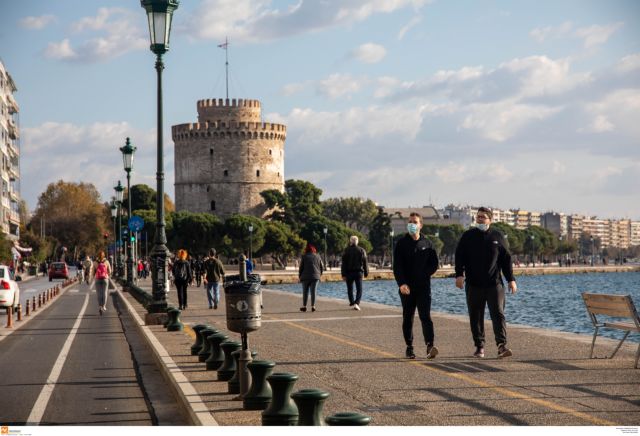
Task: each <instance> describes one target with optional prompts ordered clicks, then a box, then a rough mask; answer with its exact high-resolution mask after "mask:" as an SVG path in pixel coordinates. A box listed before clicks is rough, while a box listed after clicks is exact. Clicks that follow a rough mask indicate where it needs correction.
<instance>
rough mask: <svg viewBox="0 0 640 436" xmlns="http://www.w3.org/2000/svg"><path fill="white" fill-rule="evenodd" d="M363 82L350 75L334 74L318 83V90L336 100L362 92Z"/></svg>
mask: <svg viewBox="0 0 640 436" xmlns="http://www.w3.org/2000/svg"><path fill="white" fill-rule="evenodd" d="M361 86H362V81H361V80H358V79H357V78H355V77H353V76H351V75H350V74H338V73H336V74H332V75H330V76H329V77H327V78H326V79H324V80H320V81H318V83H317V85H316V89H317V90H318V93H319V94H321V95H324V96H326V97H329V98H331V99H336V98H339V97H345V96H349V95H351V94H354V93H356V92H358V91H360V89H361Z"/></svg>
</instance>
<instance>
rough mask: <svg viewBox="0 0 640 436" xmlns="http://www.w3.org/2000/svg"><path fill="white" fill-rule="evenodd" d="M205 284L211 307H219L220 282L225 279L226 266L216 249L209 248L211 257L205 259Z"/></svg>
mask: <svg viewBox="0 0 640 436" xmlns="http://www.w3.org/2000/svg"><path fill="white" fill-rule="evenodd" d="M203 270H204V285H205V287H206V289H207V301H208V302H209V309H211V308H213V309H217V308H218V303H219V302H220V282H222V281H224V274H225V272H224V266H223V265H222V262H220V260H219V259H218V257H217V256H216V249H215V248H211V249H210V250H209V257H207V259H206V260H205V261H204V264H203Z"/></svg>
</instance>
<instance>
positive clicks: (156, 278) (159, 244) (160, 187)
mask: <svg viewBox="0 0 640 436" xmlns="http://www.w3.org/2000/svg"><path fill="white" fill-rule="evenodd" d="M140 4H141V5H142V7H143V8H144V9H145V11H146V12H147V19H148V21H149V36H150V38H151V46H150V49H151V51H152V52H153V53H155V55H156V71H157V73H158V103H157V109H158V133H157V137H158V151H157V171H156V234H155V238H154V241H153V244H154V245H153V249H152V253H151V258H152V259H153V263H152V270H151V271H152V272H151V276H152V281H151V292H152V297H153V302H152V303H151V304H150V306H149V309H148V310H149V312H150V313H161V312H165V311H166V309H167V295H166V294H167V293H166V280H167V256H168V251H169V250H168V249H167V245H166V244H167V235H166V232H165V222H164V168H163V167H164V163H163V142H162V70H163V69H164V63H163V62H162V55H163V54H164V53H166V52H167V50H169V34H170V32H171V19H172V17H173V11H175V10H176V9H177V8H178V5H179V2H178V0H140Z"/></svg>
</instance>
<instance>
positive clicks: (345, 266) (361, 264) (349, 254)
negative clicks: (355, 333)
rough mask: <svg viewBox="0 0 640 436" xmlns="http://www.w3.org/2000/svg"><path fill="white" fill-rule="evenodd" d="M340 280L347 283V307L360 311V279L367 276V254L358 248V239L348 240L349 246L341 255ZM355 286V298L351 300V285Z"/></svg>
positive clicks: (354, 237) (355, 237) (351, 238)
mask: <svg viewBox="0 0 640 436" xmlns="http://www.w3.org/2000/svg"><path fill="white" fill-rule="evenodd" d="M341 274H342V279H343V280H344V281H345V282H346V283H347V295H348V297H349V306H351V307H353V308H354V309H355V310H360V298H362V278H363V276H364V277H367V276H368V275H369V265H368V264H367V253H366V252H365V251H364V248H362V247H358V237H357V236H351V237H350V238H349V246H348V247H347V248H346V249H345V250H344V254H343V255H342V267H341ZM354 284H355V285H356V297H355V298H353V285H354Z"/></svg>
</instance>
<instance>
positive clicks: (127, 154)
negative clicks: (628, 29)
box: [120, 138, 136, 285]
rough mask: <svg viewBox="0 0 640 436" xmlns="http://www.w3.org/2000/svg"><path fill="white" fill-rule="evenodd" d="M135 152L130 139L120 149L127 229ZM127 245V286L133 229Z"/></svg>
mask: <svg viewBox="0 0 640 436" xmlns="http://www.w3.org/2000/svg"><path fill="white" fill-rule="evenodd" d="M135 151H136V147H134V146H132V145H131V141H130V140H129V138H127V140H126V142H125V145H124V147H120V152H121V153H122V162H123V164H124V170H125V171H126V173H127V218H128V220H127V227H128V224H129V221H130V220H131V170H132V169H133V153H135ZM125 244H126V247H127V248H126V252H127V285H131V283H132V280H133V247H132V246H131V229H129V235H128V236H127V239H126V240H125Z"/></svg>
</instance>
